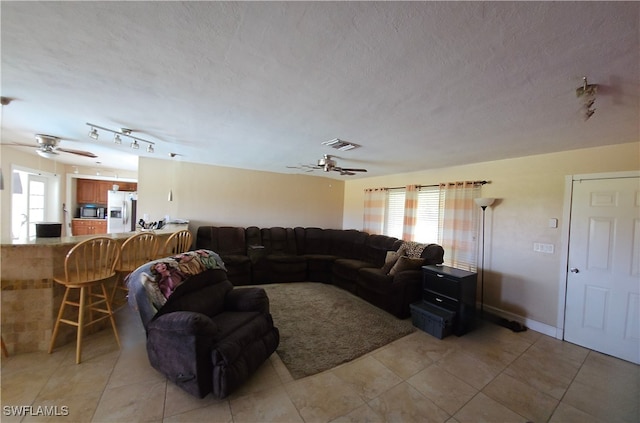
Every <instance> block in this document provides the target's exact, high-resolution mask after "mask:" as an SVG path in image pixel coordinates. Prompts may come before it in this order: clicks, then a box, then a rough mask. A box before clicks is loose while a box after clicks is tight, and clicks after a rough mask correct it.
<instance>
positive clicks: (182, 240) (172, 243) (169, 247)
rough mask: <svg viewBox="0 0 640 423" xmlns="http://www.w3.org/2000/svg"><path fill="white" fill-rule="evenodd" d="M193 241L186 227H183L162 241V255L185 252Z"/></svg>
mask: <svg viewBox="0 0 640 423" xmlns="http://www.w3.org/2000/svg"><path fill="white" fill-rule="evenodd" d="M192 242H193V235H191V232H190V231H189V230H188V229H183V230H181V231H178V232H174V233H173V234H171V236H170V237H169V238H167V241H166V242H165V243H164V248H163V250H162V251H161V253H162V256H163V257H166V256H171V255H174V254H180V253H186V252H187V251H189V249H190V248H191V243H192Z"/></svg>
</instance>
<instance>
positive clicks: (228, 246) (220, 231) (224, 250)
mask: <svg viewBox="0 0 640 423" xmlns="http://www.w3.org/2000/svg"><path fill="white" fill-rule="evenodd" d="M196 248H204V249H207V250H212V251H215V252H216V253H218V254H220V255H238V256H242V255H246V254H247V245H246V242H245V230H244V228H242V227H238V226H220V227H218V226H200V227H199V228H198V232H197V234H196Z"/></svg>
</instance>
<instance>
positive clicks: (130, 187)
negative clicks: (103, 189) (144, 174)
mask: <svg viewBox="0 0 640 423" xmlns="http://www.w3.org/2000/svg"><path fill="white" fill-rule="evenodd" d="M114 183H115V184H116V185H118V186H119V187H120V191H137V190H138V184H137V183H135V182H114Z"/></svg>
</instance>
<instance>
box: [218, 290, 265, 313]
mask: <svg viewBox="0 0 640 423" xmlns="http://www.w3.org/2000/svg"><path fill="white" fill-rule="evenodd" d="M224 307H225V309H226V310H229V311H259V312H261V313H269V297H267V293H266V292H265V290H264V289H262V288H235V289H233V290H231V291H229V293H227V296H226V298H225V304H224Z"/></svg>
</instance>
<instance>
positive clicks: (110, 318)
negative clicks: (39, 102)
mask: <svg viewBox="0 0 640 423" xmlns="http://www.w3.org/2000/svg"><path fill="white" fill-rule="evenodd" d="M100 286H101V287H102V294H103V295H104V298H105V301H106V305H107V310H108V311H109V320H111V328H113V335H114V336H115V337H116V343H117V344H118V348H122V346H121V345H120V337H119V336H118V329H116V320H115V319H114V318H113V310H112V309H111V304H109V296H108V295H107V288H105V286H104V282H103V283H101V284H100Z"/></svg>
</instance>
